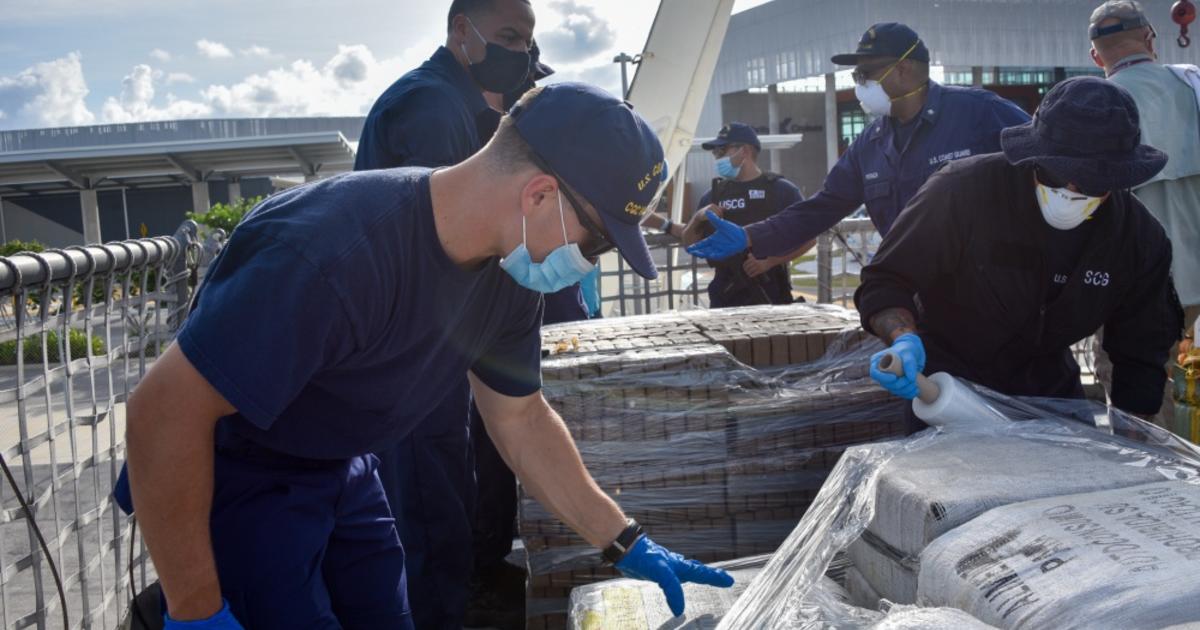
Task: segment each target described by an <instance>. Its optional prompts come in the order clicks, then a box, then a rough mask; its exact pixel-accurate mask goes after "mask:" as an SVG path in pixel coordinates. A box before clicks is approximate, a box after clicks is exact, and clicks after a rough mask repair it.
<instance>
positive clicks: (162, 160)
mask: <svg viewBox="0 0 1200 630" xmlns="http://www.w3.org/2000/svg"><path fill="white" fill-rule="evenodd" d="M353 166H354V150H353V149H352V148H351V147H350V143H349V142H348V141H347V140H346V138H345V136H343V135H342V134H341V133H340V132H337V131H327V132H318V133H301V134H287V135H275V136H254V137H246V138H228V139H219V140H188V141H183V142H158V143H148V144H125V145H113V146H96V147H80V148H73V149H49V150H37V151H13V152H8V153H0V195H2V196H6V197H7V196H16V195H28V194H38V193H55V192H73V191H78V190H82V189H89V188H92V189H97V190H104V189H106V188H121V187H126V186H128V187H139V186H156V185H166V184H179V183H193V182H201V181H206V180H208V179H210V178H213V177H214V176H218V177H221V178H230V177H252V176H270V175H285V174H295V173H298V174H301V175H305V176H308V177H312V176H316V175H317V174H321V175H327V174H332V173H338V172H342V171H347V170H350V169H351V168H353Z"/></svg>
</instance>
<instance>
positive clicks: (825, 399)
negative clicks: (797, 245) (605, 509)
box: [520, 305, 903, 628]
mask: <svg viewBox="0 0 1200 630" xmlns="http://www.w3.org/2000/svg"><path fill="white" fill-rule="evenodd" d="M855 322H856V318H855V317H854V316H853V314H852V313H850V312H848V311H845V310H844V309H838V308H835V307H824V306H821V307H817V306H808V305H794V306H789V307H767V308H764V307H752V308H745V309H728V310H721V311H697V312H693V313H670V314H664V315H661V316H646V317H634V318H624V319H620V320H599V321H595V322H586V323H578V324H569V325H561V326H551V327H547V328H546V329H545V331H544V333H543V342H544V343H543V348H544V353H546V354H547V355H548V356H547V358H545V359H544V360H543V378H544V382H545V388H544V391H545V394H546V397H547V399H548V400H549V401H550V403H551V404H552V405H553V406H554V407H555V409H557V410H558V411H559V413H560V414H562V416H563V418H564V420H565V421H566V424H567V427H568V428H569V430H570V431H571V434H572V435H573V436H574V438H575V440H576V443H577V445H578V447H579V450H580V454H581V455H582V456H583V460H584V463H585V464H586V465H587V467H588V469H589V471H591V473H592V475H593V476H594V477H595V479H596V481H597V483H598V484H599V485H600V487H601V488H602V489H603V490H604V491H605V492H607V493H608V494H609V495H610V496H612V497H613V499H614V500H616V501H617V503H619V504H620V505H621V507H622V508H623V509H624V510H625V511H626V513H628V514H629V515H630V516H631V517H633V518H636V519H637V520H638V521H639V522H641V523H642V524H643V525H645V526H646V528H647V530H648V531H649V532H650V533H651V535H652V536H653V537H654V539H655V540H656V541H658V542H659V543H661V544H663V545H665V546H667V547H668V548H670V549H672V550H674V551H678V552H680V553H683V554H685V555H688V556H691V557H696V558H698V559H700V560H703V561H706V562H712V561H719V560H729V559H732V558H738V557H744V556H749V555H754V554H759V553H769V552H773V551H774V550H775V549H776V548H777V547H778V545H779V543H780V542H782V541H783V539H784V538H785V537H786V536H787V534H788V533H789V532H791V530H792V529H793V527H794V526H795V524H796V522H797V521H798V520H799V519H800V517H801V516H802V515H803V513H804V511H805V509H806V508H807V507H808V505H809V504H810V503H811V501H812V499H813V498H814V497H815V495H816V492H817V490H818V489H819V488H820V486H821V484H822V482H823V481H824V479H825V477H826V476H827V474H828V471H829V470H830V469H831V468H832V467H833V465H834V464H835V463H836V462H837V459H838V458H839V457H840V455H841V453H842V451H843V450H844V449H845V448H846V447H847V446H848V445H852V444H859V443H863V442H870V441H877V440H880V439H886V438H889V437H893V436H896V435H899V434H900V433H902V427H903V408H902V405H901V403H900V402H899V401H897V400H895V399H892V398H890V397H889V396H888V395H887V394H886V393H885V392H883V390H881V389H879V388H878V387H877V386H875V385H874V384H873V383H872V382H871V381H870V379H869V378H868V376H867V370H866V360H867V357H868V356H869V354H870V351H871V350H873V349H876V347H877V343H876V342H871V341H870V340H869V339H868V338H867V336H866V335H865V334H864V333H863V332H862V331H861V330H857V329H856V328H855V327H854V323H855ZM827 349H829V353H828V355H827V356H825V357H824V358H821V357H822V355H825V354H826V351H827ZM520 522H521V523H520V527H521V536H522V538H523V540H524V542H525V546H526V550H527V552H528V559H529V560H528V561H529V568H530V581H529V586H528V593H527V595H528V598H527V614H528V615H529V627H530V628H559V627H563V626H564V624H565V622H566V609H567V597H568V596H569V594H570V591H571V589H572V588H574V587H576V586H580V585H583V584H589V583H592V582H596V581H599V580H603V579H607V578H609V577H612V576H614V575H615V573H613V572H612V570H610V569H605V568H602V567H601V566H600V562H599V557H598V554H597V552H596V550H595V549H593V548H592V547H591V546H590V545H588V544H587V543H586V542H584V541H583V540H582V539H581V538H579V537H578V536H576V535H575V534H574V533H572V532H571V531H570V530H569V529H568V528H567V527H566V526H565V525H562V524H561V523H560V522H559V521H558V520H557V519H555V518H554V517H553V516H552V515H550V514H549V513H547V512H546V511H545V510H544V509H543V508H542V507H541V505H540V504H538V503H537V501H536V500H534V499H533V498H532V497H530V496H528V495H524V494H523V495H522V498H521V512H520Z"/></svg>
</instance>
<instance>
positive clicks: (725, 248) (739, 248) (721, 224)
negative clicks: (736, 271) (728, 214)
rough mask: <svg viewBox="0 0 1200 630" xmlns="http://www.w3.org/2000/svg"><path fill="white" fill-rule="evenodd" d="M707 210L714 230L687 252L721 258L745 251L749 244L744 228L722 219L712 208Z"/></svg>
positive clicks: (712, 258) (716, 258) (709, 257)
mask: <svg viewBox="0 0 1200 630" xmlns="http://www.w3.org/2000/svg"><path fill="white" fill-rule="evenodd" d="M707 212H708V222H709V223H712V226H713V230H715V232H714V233H713V235H712V236H710V237H708V238H706V239H704V240H702V241H700V242H699V243H695V244H693V245H692V246H691V247H689V248H687V251H688V253H689V254H691V255H693V256H699V257H700V258H705V259H708V260H722V259H725V258H729V257H730V256H733V255H734V254H739V253H741V252H743V251H745V249H746V247H748V246H749V245H750V239H748V238H747V237H746V228H743V227H742V226H740V225H738V224H736V223H730V222H729V221H726V220H725V219H722V218H721V217H719V216H717V213H715V212H713V211H712V210H708V211H707Z"/></svg>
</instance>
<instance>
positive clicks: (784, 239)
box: [688, 22, 1029, 260]
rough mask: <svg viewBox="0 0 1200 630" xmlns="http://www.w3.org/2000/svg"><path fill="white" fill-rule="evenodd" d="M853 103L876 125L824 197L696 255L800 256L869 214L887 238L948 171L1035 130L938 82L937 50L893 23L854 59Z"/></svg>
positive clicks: (847, 58)
mask: <svg viewBox="0 0 1200 630" xmlns="http://www.w3.org/2000/svg"><path fill="white" fill-rule="evenodd" d="M831 61H832V62H833V63H834V64H836V65H839V66H854V72H853V73H852V76H853V78H854V83H855V87H854V93H855V95H856V96H857V97H858V100H859V103H860V104H861V105H862V108H863V110H865V111H866V113H867V114H868V115H869V116H872V117H873V118H874V120H873V121H872V122H871V124H870V125H868V126H867V128H866V129H865V130H864V131H863V133H862V135H860V136H859V137H858V138H857V139H855V140H854V142H853V143H851V145H850V148H848V149H846V152H845V153H843V154H842V156H841V158H839V159H838V161H837V163H836V164H834V165H833V166H832V168H831V169H830V171H829V174H828V175H827V176H826V177H825V182H824V184H822V186H821V190H819V191H817V193H816V194H815V195H813V196H811V197H809V198H808V199H804V200H802V201H797V202H796V203H794V204H792V205H791V206H788V207H787V208H785V209H784V210H783V211H781V212H779V213H778V214H775V215H774V216H772V217H770V218H768V219H766V220H763V221H759V222H757V223H752V224H750V225H748V226H746V227H742V226H739V225H737V224H735V223H733V222H731V221H725V220H723V219H721V218H719V217H717V218H716V220H714V221H712V224H713V228H714V230H715V233H714V234H713V235H712V236H710V237H708V238H706V239H704V240H703V241H700V242H699V243H696V244H694V245H692V246H691V247H689V248H688V251H689V252H690V253H692V254H693V255H695V256H700V257H702V258H707V259H709V260H722V259H725V258H729V257H730V256H734V255H736V254H738V253H741V252H743V251H749V252H750V253H751V254H753V255H754V257H755V258H759V259H763V258H770V257H772V256H781V255H785V254H788V253H789V252H792V251H793V250H795V249H796V248H798V247H800V246H801V245H803V244H805V243H807V242H809V241H811V240H813V239H815V238H817V237H818V236H820V235H821V233H822V232H824V231H826V230H828V229H829V228H831V227H833V226H835V225H837V223H838V221H841V220H842V219H844V218H845V217H847V216H849V215H850V213H852V212H854V211H855V210H856V209H857V208H859V207H860V206H866V208H867V214H868V215H869V216H870V217H871V222H872V223H874V224H875V228H876V229H877V230H879V233H880V234H882V235H887V233H888V230H890V229H891V227H892V224H893V223H894V222H895V221H896V217H897V216H899V215H900V211H901V210H902V209H904V206H905V205H906V204H908V201H909V199H911V198H912V196H913V195H914V194H916V192H917V189H918V188H920V187H921V184H923V183H925V180H926V179H928V178H929V176H930V175H931V174H932V173H933V172H934V171H935V170H937V169H938V168H939V167H940V166H941V165H942V164H944V163H946V162H949V161H951V160H957V159H961V158H963V157H967V156H971V155H980V154H984V153H992V152H995V151H998V150H1000V130H1001V129H1003V128H1005V127H1009V126H1012V125H1019V124H1021V123H1023V122H1025V121H1027V120H1029V115H1028V114H1026V113H1025V112H1024V111H1022V110H1021V109H1020V108H1019V107H1017V106H1016V105H1014V104H1013V103H1011V102H1009V101H1007V100H1005V99H1003V98H1000V97H999V96H997V95H996V94H994V93H992V92H989V91H987V90H981V89H976V88H967V87H957V86H949V85H941V84H939V83H937V82H936V81H932V80H930V78H929V61H930V55H929V49H928V48H927V47H926V45H925V42H924V41H923V40H922V39H921V38H920V37H919V36H918V35H917V33H916V31H913V30H912V29H911V28H909V27H908V26H906V25H904V24H899V23H896V22H885V23H881V24H876V25H874V26H872V27H871V28H869V29H867V32H865V33H863V36H862V38H861V39H860V40H859V42H858V47H857V48H856V49H855V51H854V52H852V53H846V54H842V55H836V56H834V57H833V59H831Z"/></svg>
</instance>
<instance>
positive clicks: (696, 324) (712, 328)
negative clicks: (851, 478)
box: [542, 304, 865, 367]
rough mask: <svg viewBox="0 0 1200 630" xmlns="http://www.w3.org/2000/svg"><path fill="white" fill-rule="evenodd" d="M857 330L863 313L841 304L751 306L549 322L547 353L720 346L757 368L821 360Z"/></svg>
mask: <svg viewBox="0 0 1200 630" xmlns="http://www.w3.org/2000/svg"><path fill="white" fill-rule="evenodd" d="M856 329H858V315H857V314H855V313H854V311H850V310H847V309H844V308H841V307H837V306H832V305H824V304H791V305H788V306H748V307H741V308H728V309H717V310H697V311H685V312H675V313H664V314H661V315H639V316H634V317H621V318H615V319H596V320H590V321H586V322H569V323H564V324H555V325H551V326H545V327H543V328H542V352H543V355H545V356H558V355H563V354H571V355H583V354H592V353H603V352H622V351H626V350H636V349H648V348H649V349H653V348H667V347H674V346H688V345H705V344H716V345H720V346H721V347H723V348H725V349H726V350H728V351H729V353H730V354H732V355H734V356H735V357H736V358H737V359H738V360H739V361H741V362H742V363H744V364H746V365H749V366H752V367H770V366H784V365H793V364H799V363H806V362H809V361H815V360H816V359H819V358H820V357H821V356H823V355H824V354H825V351H826V349H827V348H828V347H829V345H830V344H831V343H833V342H834V341H835V340H836V339H838V337H839V333H842V332H844V331H848V330H849V331H853V330H856ZM858 334H859V335H860V337H861V336H865V334H864V333H862V331H861V330H859V331H858Z"/></svg>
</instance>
